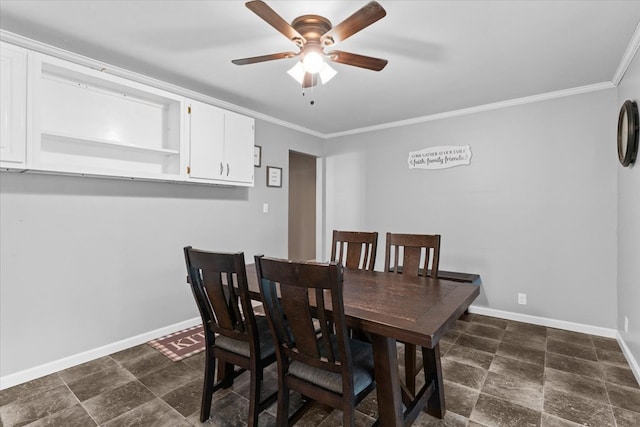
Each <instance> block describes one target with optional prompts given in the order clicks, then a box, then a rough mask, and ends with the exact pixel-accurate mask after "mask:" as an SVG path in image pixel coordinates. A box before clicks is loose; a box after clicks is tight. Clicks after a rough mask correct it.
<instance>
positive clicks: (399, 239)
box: [384, 233, 440, 278]
mask: <svg viewBox="0 0 640 427" xmlns="http://www.w3.org/2000/svg"><path fill="white" fill-rule="evenodd" d="M392 252H393V256H392ZM400 255H402V258H401V257H400ZM392 259H393V263H392ZM400 260H402V263H400ZM421 261H422V262H421ZM439 265H440V235H439V234H399V233H387V243H386V253H385V256H384V271H392V272H394V273H400V272H402V274H411V275H417V276H429V277H434V278H435V277H438V268H439Z"/></svg>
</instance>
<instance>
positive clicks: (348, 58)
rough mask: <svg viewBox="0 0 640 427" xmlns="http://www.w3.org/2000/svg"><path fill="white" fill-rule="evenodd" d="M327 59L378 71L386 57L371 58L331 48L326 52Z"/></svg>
mask: <svg viewBox="0 0 640 427" xmlns="http://www.w3.org/2000/svg"><path fill="white" fill-rule="evenodd" d="M327 56H328V57H329V59H330V60H331V61H333V62H337V63H339V64H345V65H353V66H354V67H360V68H366V69H368V70H373V71H380V70H382V69H383V68H384V67H385V66H386V65H387V62H389V61H387V60H386V59H380V58H373V57H371V56H364V55H358V54H357V53H349V52H343V51H341V50H332V51H331V52H329V53H327Z"/></svg>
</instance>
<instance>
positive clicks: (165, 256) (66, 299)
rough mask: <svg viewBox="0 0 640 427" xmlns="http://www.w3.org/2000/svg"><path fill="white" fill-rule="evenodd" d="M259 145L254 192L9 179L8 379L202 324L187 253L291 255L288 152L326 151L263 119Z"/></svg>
mask: <svg viewBox="0 0 640 427" xmlns="http://www.w3.org/2000/svg"><path fill="white" fill-rule="evenodd" d="M256 144H258V145H262V167H261V168H257V169H256V170H255V172H256V179H255V187H254V188H250V189H246V188H245V189H243V188H223V187H214V186H198V185H185V184H170V183H161V182H136V181H127V180H112V179H98V178H84V177H69V176H58V175H36V174H28V173H24V174H18V173H5V172H3V173H2V174H1V176H0V233H1V235H2V239H0V242H1V243H0V244H1V246H0V282H1V283H2V287H1V292H2V293H1V295H0V304H1V306H0V316H1V317H0V360H2V363H1V364H0V365H1V366H0V367H1V371H0V374H1V376H5V375H9V374H13V373H16V372H19V371H22V370H24V369H28V368H33V367H35V366H39V365H43V364H46V363H48V362H53V361H56V360H59V359H62V358H65V357H69V356H72V355H75V354H78V353H82V352H84V351H89V350H92V349H95V348H98V347H101V346H107V345H110V344H112V343H114V342H117V341H121V340H125V339H128V338H130V337H133V336H136V335H139V334H143V333H146V332H149V331H153V330H155V329H159V328H163V327H166V326H170V325H172V324H175V323H178V322H182V321H185V320H187V319H191V318H195V317H198V312H197V310H196V307H195V303H194V302H193V297H192V296H191V292H190V290H189V288H188V286H187V285H186V284H185V268H184V259H183V255H182V247H183V246H185V245H193V246H195V247H200V248H205V249H214V250H222V251H244V252H245V256H246V257H247V258H251V257H253V255H254V254H256V253H265V254H269V255H272V256H278V257H285V256H286V255H287V210H288V206H287V205H288V201H287V200H288V199H287V193H288V190H287V189H288V179H287V177H288V157H289V149H293V150H296V151H298V152H302V153H309V154H313V155H316V156H319V155H321V154H322V144H321V142H320V140H319V139H317V138H315V137H312V136H309V135H305V134H302V133H299V132H296V131H292V130H289V129H286V128H283V127H280V126H276V125H273V124H270V123H267V122H263V121H257V122H256ZM267 165H270V166H279V167H282V168H283V183H282V184H283V186H282V188H267V187H266V185H265V175H266V166H267ZM263 203H269V207H270V209H269V213H268V214H263V213H262V204H263Z"/></svg>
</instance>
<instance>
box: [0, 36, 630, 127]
mask: <svg viewBox="0 0 640 427" xmlns="http://www.w3.org/2000/svg"><path fill="white" fill-rule="evenodd" d="M0 40H2V41H5V42H7V43H12V44H15V45H17V46H20V47H23V48H26V49H30V50H33V51H36V52H40V53H45V54H48V55H51V56H55V57H57V58H60V59H64V60H67V61H71V62H74V63H76V64H80V65H84V66H86V67H90V68H94V69H97V70H99V71H101V72H104V73H109V74H113V75H116V76H119V77H123V78H126V79H129V80H132V81H135V82H138V83H142V84H145V85H149V86H153V87H156V88H158V89H163V90H166V91H168V92H173V93H175V94H178V95H181V96H184V97H187V98H191V99H195V100H196V101H202V102H206V103H208V104H212V105H215V106H218V107H220V108H224V109H227V110H230V111H235V112H237V113H240V114H244V115H247V116H251V117H254V118H256V119H260V120H264V121H266V122H269V123H273V124H275V125H278V126H282V127H285V128H289V129H292V130H295V131H298V132H302V133H306V134H308V135H311V136H315V137H317V138H321V139H331V138H336V137H340V136H346V135H355V134H360V133H367V132H373V131H377V130H383V129H390V128H395V127H400V126H409V125H412V124H416V123H424V122H430V121H434V120H442V119H448V118H451V117H458V116H464V115H468V114H475V113H481V112H484V111H491V110H497V109H500V108H508V107H513V106H516V105H522V104H530V103H534V102H540V101H547V100H550V99H556V98H562V97H566V96H572V95H579V94H583V93H589V92H595V91H599V90H604V89H612V88H615V87H616V85H617V83H619V80H618V81H617V82H616V78H617V76H618V71H620V70H621V69H622V74H624V71H625V70H626V68H627V67H628V65H629V63H630V62H631V59H633V53H635V50H636V49H637V48H638V45H639V44H640V31H639V30H638V29H636V33H634V36H633V38H632V40H631V42H630V43H629V46H628V47H627V50H626V51H625V57H624V58H623V61H622V62H621V63H620V65H619V66H618V71H616V74H615V75H614V83H612V82H602V83H595V84H592V85H586V86H580V87H576V88H571V89H564V90H559V91H555V92H548V93H543V94H538V95H533V96H526V97H523V98H516V99H511V100H506V101H501V102H494V103H492V104H484V105H479V106H475V107H469V108H463V109H460V110H454V111H446V112H443V113H437V114H431V115H428V116H421V117H415V118H412V119H407V120H399V121H396V122H389V123H382V124H379V125H375V126H369V127H363V128H356V129H351V130H347V131H343V132H334V133H322V132H317V131H314V130H311V129H308V128H305V127H302V126H299V125H296V124H294V123H291V122H286V121H283V120H280V119H277V118H275V117H272V116H269V115H266V114H263V113H260V112H257V111H254V110H250V109H248V108H244V107H241V106H238V105H235V104H231V103H229V102H226V101H222V100H220V99H217V98H214V97H211V96H208V95H204V94H201V93H198V92H195V91H192V90H189V89H185V88H182V87H180V86H176V85H173V84H171V83H167V82H164V81H161V80H157V79H154V78H151V77H148V76H145V75H142V74H138V73H135V72H133V71H129V70H125V69H123V68H120V67H115V66H111V65H108V64H105V63H103V62H100V61H97V60H95V59H92V58H88V57H86V56H82V55H79V54H76V53H73V52H70V51H67V50H64V49H60V48H57V47H55V46H51V45H47V44H45V43H41V42H39V41H36V40H32V39H29V38H26V37H23V36H21V35H18V34H14V33H11V32H8V31H5V30H0ZM624 64H626V65H624ZM623 68H624V69H623ZM619 77H620V79H621V78H622V75H620V76H619Z"/></svg>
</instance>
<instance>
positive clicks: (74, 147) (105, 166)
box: [29, 55, 184, 180]
mask: <svg viewBox="0 0 640 427" xmlns="http://www.w3.org/2000/svg"><path fill="white" fill-rule="evenodd" d="M35 62H36V66H35V67H34V70H35V71H34V75H33V78H32V82H33V85H32V87H33V92H32V97H33V98H32V99H34V100H35V101H36V102H33V103H32V105H34V108H35V109H36V110H35V111H34V114H33V118H34V127H33V129H34V133H33V144H32V145H31V152H30V153H29V154H30V156H31V165H32V167H31V169H34V170H40V171H45V172H61V173H79V174H90V175H103V176H114V177H127V178H142V179H160V180H182V179H184V178H181V152H182V144H181V140H182V138H181V129H182V120H183V119H182V114H181V112H182V105H183V103H184V101H183V99H182V97H180V96H178V95H175V94H172V93H168V92H165V91H162V90H159V89H156V88H152V87H148V86H145V85H142V84H139V83H136V82H133V81H129V80H125V79H122V78H119V77H117V76H113V75H110V74H107V73H104V72H101V71H99V70H94V69H91V68H86V67H83V66H79V65H76V64H72V63H69V62H66V61H62V60H59V59H57V58H53V57H48V56H46V55H36V56H35Z"/></svg>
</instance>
